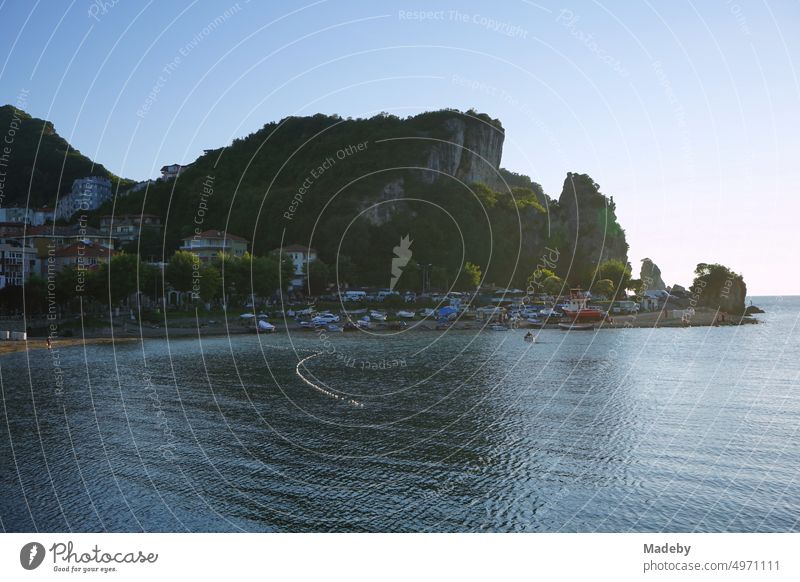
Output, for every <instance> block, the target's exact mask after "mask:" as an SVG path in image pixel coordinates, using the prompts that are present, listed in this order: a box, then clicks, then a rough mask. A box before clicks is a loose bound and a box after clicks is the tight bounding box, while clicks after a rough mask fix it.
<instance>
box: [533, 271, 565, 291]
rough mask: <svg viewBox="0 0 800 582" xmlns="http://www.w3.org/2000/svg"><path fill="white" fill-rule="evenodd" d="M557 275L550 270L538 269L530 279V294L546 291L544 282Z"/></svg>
mask: <svg viewBox="0 0 800 582" xmlns="http://www.w3.org/2000/svg"><path fill="white" fill-rule="evenodd" d="M555 276H556V274H555V273H554V272H553V271H551V270H550V269H544V268H537V269H536V270H535V271H534V272H533V273H531V274H530V276H529V277H528V289H529V292H530V293H541V292H542V290H543V289H544V282H545V281H547V279H549V278H550V277H555ZM559 281H560V279H559Z"/></svg>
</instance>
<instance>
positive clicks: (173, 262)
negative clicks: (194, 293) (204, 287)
mask: <svg viewBox="0 0 800 582" xmlns="http://www.w3.org/2000/svg"><path fill="white" fill-rule="evenodd" d="M199 262H200V259H199V257H197V256H196V255H195V254H194V253H190V252H189V251H177V252H176V253H175V254H174V255H172V258H170V260H169V263H167V267H166V269H165V271H164V278H165V279H166V280H167V283H169V284H170V285H171V286H172V288H173V289H175V290H176V291H180V292H182V293H185V292H187V291H191V290H192V283H193V279H194V275H195V273H196V272H198V271H199V270H200V266H199Z"/></svg>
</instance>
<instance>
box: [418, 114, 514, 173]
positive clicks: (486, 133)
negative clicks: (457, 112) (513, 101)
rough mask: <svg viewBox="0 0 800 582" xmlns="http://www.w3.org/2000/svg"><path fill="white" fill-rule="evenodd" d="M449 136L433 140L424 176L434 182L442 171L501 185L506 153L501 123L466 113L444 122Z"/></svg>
mask: <svg viewBox="0 0 800 582" xmlns="http://www.w3.org/2000/svg"><path fill="white" fill-rule="evenodd" d="M444 130H445V131H446V137H445V138H444V139H443V140H441V141H437V142H432V143H433V145H432V146H431V148H430V152H429V154H428V159H427V163H426V167H428V168H430V169H431V170H433V171H431V172H421V176H420V178H421V179H422V180H423V181H424V182H426V183H428V184H433V183H434V182H435V181H436V180H437V179H438V178H439V177H440V175H441V174H440V173H443V174H446V175H448V176H453V177H455V178H458V179H459V180H461V181H463V182H464V183H466V184H473V183H476V182H482V183H484V184H486V185H488V186H493V187H497V186H498V185H499V184H500V180H499V177H498V171H499V169H500V159H501V158H502V156H503V141H504V140H505V133H504V131H503V128H502V127H501V126H500V125H499V124H494V123H490V122H488V121H484V120H481V119H477V118H472V117H468V116H465V115H462V116H460V117H451V118H449V119H447V120H446V121H445V122H444Z"/></svg>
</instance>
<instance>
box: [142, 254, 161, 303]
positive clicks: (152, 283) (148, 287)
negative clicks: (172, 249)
mask: <svg viewBox="0 0 800 582" xmlns="http://www.w3.org/2000/svg"><path fill="white" fill-rule="evenodd" d="M139 291H141V292H142V293H144V294H145V295H147V296H148V297H150V299H152V300H153V301H156V300H158V299H159V298H160V297H163V296H164V283H163V280H162V278H161V269H159V268H158V267H156V266H155V265H151V264H149V263H142V262H140V263H139Z"/></svg>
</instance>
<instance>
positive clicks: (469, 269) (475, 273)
mask: <svg viewBox="0 0 800 582" xmlns="http://www.w3.org/2000/svg"><path fill="white" fill-rule="evenodd" d="M480 282H481V268H480V267H479V266H478V265H476V264H475V263H470V262H469V261H467V262H466V263H465V264H464V268H463V269H461V273H460V274H459V276H458V280H457V281H456V287H457V289H458V290H459V291H474V290H475V289H476V288H477V286H478V285H480Z"/></svg>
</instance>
